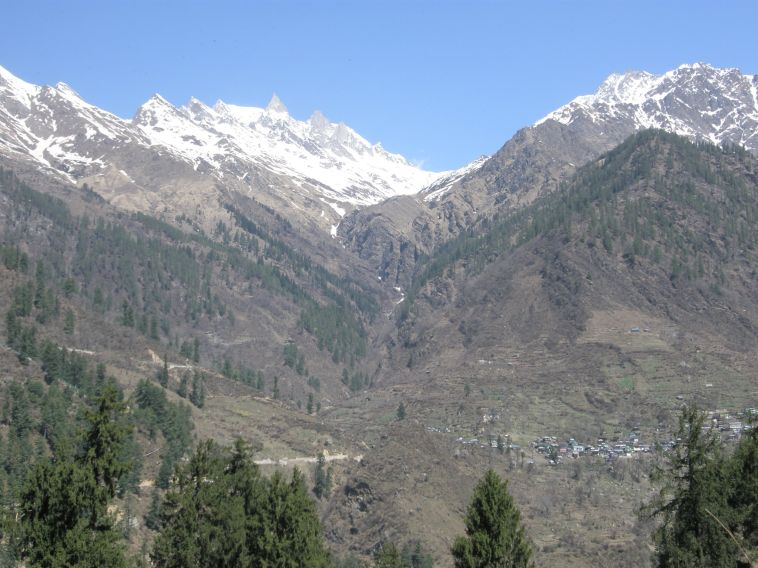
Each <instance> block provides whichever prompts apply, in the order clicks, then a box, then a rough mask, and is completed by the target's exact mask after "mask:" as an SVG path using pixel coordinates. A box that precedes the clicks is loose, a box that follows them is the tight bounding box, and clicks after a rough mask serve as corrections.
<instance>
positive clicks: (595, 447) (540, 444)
mask: <svg viewBox="0 0 758 568" xmlns="http://www.w3.org/2000/svg"><path fill="white" fill-rule="evenodd" d="M673 443H674V442H673V441H670V442H666V443H664V444H663V447H664V448H665V447H666V445H668V444H670V446H669V448H670V447H673ZM529 445H530V446H531V447H532V448H533V449H534V450H535V451H536V452H537V453H539V454H542V455H543V456H545V459H546V460H547V461H548V463H549V464H550V465H556V464H559V463H561V462H562V461H563V460H564V459H566V458H569V457H572V458H579V457H585V456H599V457H602V458H605V459H606V460H607V461H611V460H615V459H618V458H622V457H632V456H634V455H640V454H646V453H650V452H651V451H653V447H652V446H651V445H650V444H643V443H641V442H640V439H639V434H638V433H636V432H632V433H630V434H629V435H628V436H627V438H626V439H618V440H614V441H609V440H605V439H604V438H599V439H598V440H597V442H596V443H594V444H586V443H583V442H577V441H576V440H575V439H574V438H569V439H568V440H567V441H566V442H559V441H558V439H557V438H556V437H555V436H543V437H541V438H537V439H536V440H534V441H533V442H531V443H530V444H529Z"/></svg>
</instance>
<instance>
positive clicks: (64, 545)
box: [16, 385, 129, 568]
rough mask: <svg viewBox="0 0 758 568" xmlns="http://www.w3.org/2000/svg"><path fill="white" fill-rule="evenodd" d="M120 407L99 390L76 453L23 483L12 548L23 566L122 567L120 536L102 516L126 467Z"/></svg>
mask: <svg viewBox="0 0 758 568" xmlns="http://www.w3.org/2000/svg"><path fill="white" fill-rule="evenodd" d="M125 411H126V407H125V405H124V403H123V402H122V401H121V400H120V397H119V393H118V391H117V389H116V387H115V386H113V385H105V386H104V388H103V390H102V391H101V393H100V395H99V396H98V398H97V400H96V402H95V407H94V409H93V410H91V411H88V412H87V413H86V414H85V420H86V423H87V427H86V430H85V432H84V439H83V445H82V451H81V453H80V454H79V455H78V456H77V457H76V458H75V459H71V460H60V461H57V462H44V463H42V464H40V465H38V466H36V467H35V468H34V469H33V470H32V471H31V473H30V474H29V477H28V478H27V480H26V484H25V485H24V488H23V490H22V492H21V496H20V504H19V508H18V526H17V527H16V528H17V531H18V535H17V536H18V548H19V553H20V556H21V557H22V558H23V559H24V560H25V562H26V563H27V564H28V565H29V566H50V567H58V566H60V567H63V566H82V567H84V566H91V567H93V568H94V567H98V566H114V567H118V566H126V564H127V563H126V558H125V556H124V548H123V545H122V544H121V542H120V534H119V533H118V531H116V530H115V529H114V521H113V518H112V517H111V516H110V515H109V513H108V503H109V501H110V500H111V499H113V497H114V495H115V492H116V486H117V484H118V482H119V480H120V478H121V477H122V476H123V475H124V473H125V472H126V471H127V469H128V468H127V464H126V463H124V462H123V461H121V460H120V459H119V456H120V455H122V449H123V445H124V443H125V441H126V439H127V436H128V434H129V429H128V427H126V426H125V422H124V414H125Z"/></svg>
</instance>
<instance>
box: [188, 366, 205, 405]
mask: <svg viewBox="0 0 758 568" xmlns="http://www.w3.org/2000/svg"><path fill="white" fill-rule="evenodd" d="M190 402H191V403H192V404H194V405H195V406H197V407H198V408H202V407H203V406H204V405H205V375H204V374H203V373H200V372H198V371H195V372H194V373H193V375H192V391H191V392H190Z"/></svg>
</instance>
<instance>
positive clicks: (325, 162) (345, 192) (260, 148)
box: [133, 95, 440, 205]
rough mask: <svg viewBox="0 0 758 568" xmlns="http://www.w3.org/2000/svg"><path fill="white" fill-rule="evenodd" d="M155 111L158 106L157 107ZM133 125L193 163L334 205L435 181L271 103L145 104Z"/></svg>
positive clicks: (346, 132)
mask: <svg viewBox="0 0 758 568" xmlns="http://www.w3.org/2000/svg"><path fill="white" fill-rule="evenodd" d="M158 103H160V104H158ZM133 124H134V126H135V127H137V128H139V129H140V131H141V132H142V133H143V134H144V135H145V136H146V137H147V138H149V139H150V141H151V143H153V144H156V145H161V146H164V147H166V148H167V149H169V151H171V152H172V153H174V154H175V155H176V156H178V157H179V158H181V159H183V160H186V161H188V162H189V163H192V164H193V165H194V166H195V167H196V168H197V167H198V165H199V164H200V163H206V164H210V165H211V166H212V167H213V168H214V169H215V170H216V173H218V175H223V172H224V171H226V170H227V169H232V170H234V171H235V172H236V176H237V178H238V179H242V180H244V179H247V177H246V176H244V175H243V173H241V172H244V171H247V170H249V168H250V167H251V166H256V167H260V166H262V167H264V168H267V169H269V170H272V171H274V172H276V173H278V174H282V175H286V176H288V177H290V178H291V179H293V181H294V182H295V183H296V184H298V185H299V186H300V187H301V188H303V191H305V192H310V191H314V190H315V191H316V192H317V193H320V194H321V195H323V196H325V197H327V198H329V199H331V200H333V201H338V202H339V201H343V202H347V203H352V204H355V205H369V204H372V203H376V202H378V201H381V200H382V199H385V198H387V197H390V196H392V195H398V194H410V193H416V192H418V191H419V190H420V189H421V188H423V187H425V186H426V185H428V184H429V183H430V182H432V181H433V180H434V179H436V178H437V177H438V176H439V175H440V174H436V173H433V172H427V171H424V170H422V169H420V168H418V167H416V166H415V165H413V164H411V163H410V162H408V161H407V160H406V159H405V158H403V157H402V156H400V155H398V154H392V153H390V152H387V151H386V150H384V149H383V148H382V146H381V145H380V144H374V145H372V144H371V143H370V142H368V141H367V140H366V139H364V138H363V137H362V136H360V135H359V134H358V133H357V132H355V131H354V130H353V129H351V128H350V127H348V126H347V125H345V124H343V123H333V122H330V121H329V120H328V119H327V118H326V117H325V116H324V115H323V114H322V113H320V112H318V111H316V112H314V113H313V115H312V116H311V117H310V118H309V119H308V120H306V121H300V120H297V119H295V118H293V117H292V116H290V115H289V113H288V112H287V109H286V107H285V106H284V103H282V101H281V100H280V99H279V97H277V96H276V95H274V96H273V97H272V98H271V101H270V102H269V103H268V105H267V106H266V107H265V108H258V107H245V106H238V105H232V104H228V103H225V102H224V101H220V100H219V101H217V102H216V103H215V104H214V105H213V107H209V106H207V105H205V104H204V103H202V102H201V101H199V100H197V99H194V98H193V99H190V101H189V102H188V103H187V104H186V105H185V106H183V107H180V108H176V107H174V106H172V105H171V104H170V103H168V102H167V101H165V100H163V99H161V100H160V101H154V100H153V99H151V100H150V101H148V102H147V103H146V104H145V105H143V106H142V107H141V108H140V110H139V111H138V112H137V114H136V115H135V117H134V120H133Z"/></svg>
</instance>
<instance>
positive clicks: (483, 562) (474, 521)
mask: <svg viewBox="0 0 758 568" xmlns="http://www.w3.org/2000/svg"><path fill="white" fill-rule="evenodd" d="M520 517H521V514H520V513H519V510H518V508H517V507H516V505H515V504H514V503H513V498H512V497H511V495H510V494H509V493H508V482H507V481H503V480H502V479H501V478H500V476H498V474H497V473H495V472H494V471H493V470H491V469H490V470H488V471H487V473H485V474H484V477H483V478H482V480H481V481H480V482H479V484H478V485H477V486H476V488H475V489H474V496H473V497H472V499H471V504H470V505H469V508H468V512H467V514H466V519H465V524H466V536H460V537H458V538H457V539H456V540H455V543H454V544H453V548H452V553H453V559H454V561H455V566H456V568H495V567H508V568H521V567H528V566H532V563H531V556H532V549H531V545H530V544H529V541H528V539H527V536H526V532H525V530H524V527H523V525H522V524H521V519H520Z"/></svg>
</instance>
